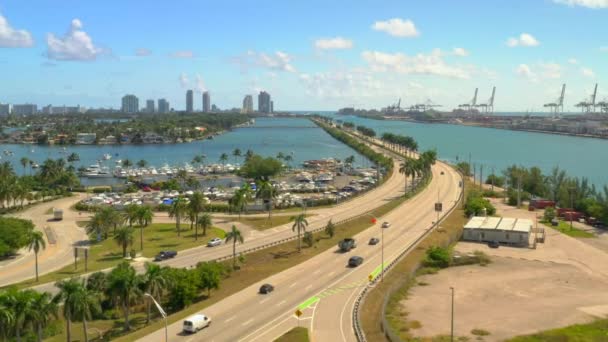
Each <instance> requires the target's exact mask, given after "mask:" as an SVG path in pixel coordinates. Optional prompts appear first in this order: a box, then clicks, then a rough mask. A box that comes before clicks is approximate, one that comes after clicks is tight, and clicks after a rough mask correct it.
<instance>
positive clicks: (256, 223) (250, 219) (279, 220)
mask: <svg viewBox="0 0 608 342" xmlns="http://www.w3.org/2000/svg"><path fill="white" fill-rule="evenodd" d="M301 212H302V210H301V209H300V210H298V211H294V213H293V215H280V216H272V218H271V219H270V220H269V219H268V216H241V218H238V217H227V216H219V217H216V218H215V219H216V221H217V220H220V221H225V222H240V223H242V224H244V225H247V226H249V227H251V228H253V229H255V230H266V229H270V228H274V227H277V226H281V225H284V224H286V223H289V222H292V221H293V216H295V215H299V214H300V213H301ZM311 216H314V215H306V217H311Z"/></svg>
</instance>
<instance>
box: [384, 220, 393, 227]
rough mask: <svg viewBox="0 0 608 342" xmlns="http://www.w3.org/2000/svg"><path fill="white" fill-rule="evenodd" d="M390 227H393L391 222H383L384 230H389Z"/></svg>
mask: <svg viewBox="0 0 608 342" xmlns="http://www.w3.org/2000/svg"><path fill="white" fill-rule="evenodd" d="M390 226H391V224H390V223H389V222H387V221H384V222H382V228H388V227H390Z"/></svg>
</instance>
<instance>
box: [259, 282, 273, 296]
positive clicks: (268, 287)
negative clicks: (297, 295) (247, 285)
mask: <svg viewBox="0 0 608 342" xmlns="http://www.w3.org/2000/svg"><path fill="white" fill-rule="evenodd" d="M272 291H274V286H272V285H270V284H264V285H262V286H261V287H260V293H261V294H268V293H270V292H272Z"/></svg>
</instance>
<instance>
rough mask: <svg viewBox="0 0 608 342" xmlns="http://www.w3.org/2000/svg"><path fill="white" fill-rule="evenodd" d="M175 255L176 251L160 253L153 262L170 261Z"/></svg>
mask: <svg viewBox="0 0 608 342" xmlns="http://www.w3.org/2000/svg"><path fill="white" fill-rule="evenodd" d="M176 255H177V252H176V251H160V252H159V253H158V254H156V256H155V257H154V261H163V260H167V259H171V258H174V257H175V256H176Z"/></svg>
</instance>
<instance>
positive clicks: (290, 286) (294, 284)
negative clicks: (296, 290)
mask: <svg viewBox="0 0 608 342" xmlns="http://www.w3.org/2000/svg"><path fill="white" fill-rule="evenodd" d="M296 284H297V283H293V284H291V285H289V288H292V287H294V286H296Z"/></svg>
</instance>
